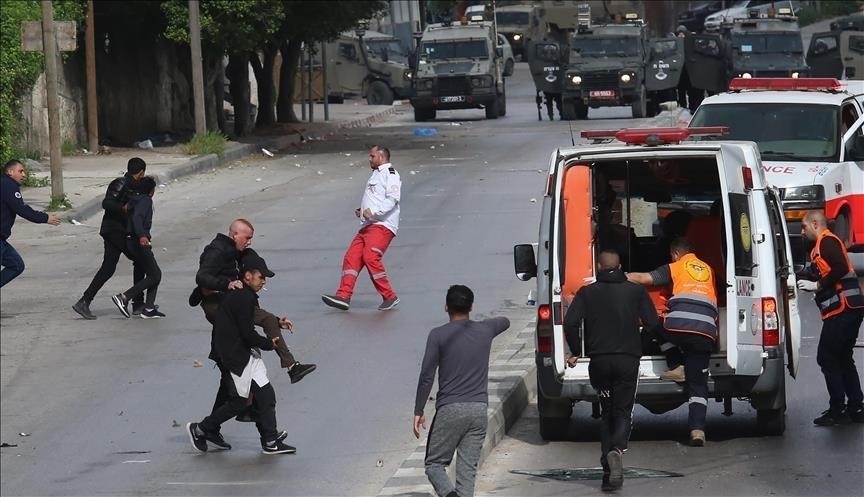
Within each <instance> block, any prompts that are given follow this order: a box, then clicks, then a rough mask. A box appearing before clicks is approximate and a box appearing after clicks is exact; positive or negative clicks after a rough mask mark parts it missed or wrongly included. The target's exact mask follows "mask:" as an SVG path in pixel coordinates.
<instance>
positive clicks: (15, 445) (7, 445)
mask: <svg viewBox="0 0 864 497" xmlns="http://www.w3.org/2000/svg"><path fill="white" fill-rule="evenodd" d="M0 447H18V444H10V443H6V442H3V443H0Z"/></svg>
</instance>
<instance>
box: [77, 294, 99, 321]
mask: <svg viewBox="0 0 864 497" xmlns="http://www.w3.org/2000/svg"><path fill="white" fill-rule="evenodd" d="M72 310H73V311H75V312H77V313H78V314H80V315H81V317H82V318H84V319H89V320H91V321H92V320H94V319H96V316H94V315H93V313H92V312H90V302H87V301H86V300H84V299H81V300H79V301H78V302H75V305H73V306H72Z"/></svg>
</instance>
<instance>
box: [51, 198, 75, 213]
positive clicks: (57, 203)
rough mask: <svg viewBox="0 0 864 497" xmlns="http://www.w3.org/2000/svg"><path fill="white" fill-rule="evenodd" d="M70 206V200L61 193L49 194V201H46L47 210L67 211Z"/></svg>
mask: <svg viewBox="0 0 864 497" xmlns="http://www.w3.org/2000/svg"><path fill="white" fill-rule="evenodd" d="M71 208H72V202H70V201H69V199H68V198H66V194H63V195H51V202H49V203H48V209H47V210H48V211H49V212H57V211H67V210H69V209H71Z"/></svg>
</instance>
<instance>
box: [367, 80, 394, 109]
mask: <svg viewBox="0 0 864 497" xmlns="http://www.w3.org/2000/svg"><path fill="white" fill-rule="evenodd" d="M366 103H367V104H369V105H391V104H393V91H392V90H391V89H390V87H389V86H387V83H385V82H383V81H373V82H372V84H371V85H369V90H368V91H367V92H366Z"/></svg>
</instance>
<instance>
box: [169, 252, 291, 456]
mask: <svg viewBox="0 0 864 497" xmlns="http://www.w3.org/2000/svg"><path fill="white" fill-rule="evenodd" d="M243 264H244V266H243V268H242V270H241V274H242V278H243V279H242V284H243V288H241V289H237V290H235V291H232V292H228V293H227V294H226V295H225V296H224V297H223V299H222V303H221V305H220V306H219V308H218V309H217V311H216V315H215V316H214V322H213V339H212V351H211V352H210V355H211V356H213V357H216V358H217V360H218V362H219V364H220V365H221V367H220V370H221V371H222V384H223V386H224V388H225V389H226V390H227V391H228V392H229V400H228V401H227V402H225V403H224V404H222V405H220V406H219V407H218V408H217V409H215V410H214V411H213V412H212V413H211V414H210V415H209V416H207V417H206V418H204V419H203V420H202V421H201V422H200V423H188V424H187V425H186V429H187V431H188V433H189V440H190V441H191V442H192V446H193V447H194V448H195V449H196V450H198V451H200V452H206V451H207V442H212V443H215V444H217V445H218V444H219V443H220V442H223V440H222V436H221V435H219V428H220V427H221V426H222V423H224V422H225V421H228V420H229V419H231V418H233V417H234V416H237V415H238V414H240V413H242V412H243V410H245V409H246V404H247V401H248V400H249V399H250V398H252V399H254V404H255V408H256V410H257V411H258V418H257V420H256V426H257V427H258V433H259V434H260V435H261V450H262V452H263V453H264V454H293V453H295V452H296V449H295V448H294V447H291V446H290V445H286V444H285V443H283V441H282V440H283V437H282V436H281V435H280V434H279V432H278V431H277V430H276V394H275V392H274V391H273V385H271V384H270V380H269V379H268V378H267V368H266V367H265V366H264V361H262V360H261V352H260V351H259V349H263V350H273V348H274V347H275V346H276V344H277V343H278V342H279V338H277V337H274V338H269V339H268V338H264V337H262V336H261V335H259V334H258V333H256V332H255V324H254V315H255V309H256V308H257V307H258V292H259V291H261V289H262V288H264V284H265V283H266V281H267V278H268V277H273V276H274V274H273V272H272V271H270V269H268V268H267V264H266V263H265V262H264V259H261V258H260V257H257V256H255V257H247V258H245V259H244V260H243Z"/></svg>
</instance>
